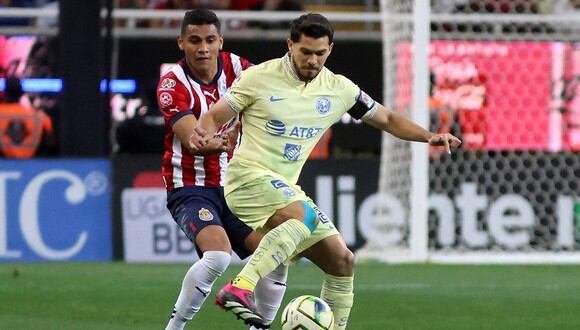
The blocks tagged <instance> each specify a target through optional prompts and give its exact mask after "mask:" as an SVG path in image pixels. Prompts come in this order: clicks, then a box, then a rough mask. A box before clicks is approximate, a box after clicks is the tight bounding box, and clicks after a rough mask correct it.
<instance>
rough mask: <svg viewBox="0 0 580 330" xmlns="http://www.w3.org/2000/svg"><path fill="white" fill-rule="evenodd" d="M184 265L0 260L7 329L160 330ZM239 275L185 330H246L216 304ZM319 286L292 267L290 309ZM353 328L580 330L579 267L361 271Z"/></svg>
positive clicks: (1, 324)
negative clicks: (24, 262)
mask: <svg viewBox="0 0 580 330" xmlns="http://www.w3.org/2000/svg"><path fill="white" fill-rule="evenodd" d="M187 267H188V265H185V264H125V263H87V264H85V263H78V264H75V263H66V264H59V263H50V264H6V263H4V264H2V263H0V329H59V330H63V329H119V330H120V329H163V328H164V326H165V322H166V321H167V318H168V316H169V314H170V312H171V308H172V305H173V303H174V301H175V298H176V296H177V293H178V290H179V287H180V284H181V280H182V276H183V274H184V273H185V271H186V269H187ZM239 269H240V267H239V266H232V267H230V269H229V270H228V272H227V273H226V274H224V276H223V277H222V278H221V279H220V280H219V281H218V282H217V283H216V285H215V287H214V292H212V295H211V296H210V298H209V299H208V301H207V302H206V304H205V305H204V307H203V308H202V310H201V311H200V313H199V314H198V315H197V317H196V318H195V319H194V321H192V322H191V323H190V324H189V325H188V327H187V329H208V330H220V329H224V330H231V329H247V328H246V327H244V326H242V324H241V323H239V322H238V321H236V320H235V318H234V317H233V316H232V315H229V314H227V313H225V312H222V311H221V310H219V309H218V308H217V307H216V306H214V305H213V299H214V298H215V291H216V290H217V289H219V288H220V287H221V286H222V285H223V284H224V283H225V281H227V280H228V279H230V278H231V277H232V276H233V275H234V274H235V273H236V272H237V271H239ZM321 281H322V273H321V272H320V271H318V270H317V269H316V268H315V267H314V266H312V265H310V264H297V265H293V266H292V267H291V268H290V278H289V283H288V290H287V292H286V296H285V297H284V304H285V303H287V302H288V301H289V300H290V299H291V298H293V297H296V296H298V295H302V294H314V295H318V293H319V292H320V284H321ZM273 329H280V326H279V318H278V320H276V321H275V325H274V326H273ZM349 329H350V330H358V329H360V330H382V329H510V330H514V329H526V330H528V329H580V266H579V265H574V266H448V265H384V264H363V265H358V266H357V269H356V276H355V305H354V308H353V310H352V313H351V318H350V322H349Z"/></svg>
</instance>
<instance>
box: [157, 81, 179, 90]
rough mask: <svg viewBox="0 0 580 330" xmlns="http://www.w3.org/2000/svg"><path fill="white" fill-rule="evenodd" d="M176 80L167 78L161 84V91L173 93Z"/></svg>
mask: <svg viewBox="0 0 580 330" xmlns="http://www.w3.org/2000/svg"><path fill="white" fill-rule="evenodd" d="M175 84H176V83H175V80H173V79H171V78H165V79H163V81H162V82H161V88H159V90H160V91H172V90H173V87H175Z"/></svg>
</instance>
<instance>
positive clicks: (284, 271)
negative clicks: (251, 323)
mask: <svg viewBox="0 0 580 330" xmlns="http://www.w3.org/2000/svg"><path fill="white" fill-rule="evenodd" d="M287 279H288V266H286V265H284V264H281V265H280V266H278V267H277V268H276V269H274V270H273V271H272V272H271V273H270V274H268V275H266V276H265V277H264V278H262V279H261V280H259V281H258V284H257V285H256V289H255V290H254V298H255V299H256V307H257V308H258V312H259V313H260V314H261V315H262V318H263V319H264V323H265V324H271V323H272V322H273V321H274V319H275V318H276V313H277V312H278V309H280V305H281V304H282V299H283V298H284V292H286V280H287ZM258 329H260V328H254V327H250V330H258Z"/></svg>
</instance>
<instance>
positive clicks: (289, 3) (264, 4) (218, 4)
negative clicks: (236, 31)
mask: <svg viewBox="0 0 580 330" xmlns="http://www.w3.org/2000/svg"><path fill="white" fill-rule="evenodd" d="M196 7H205V8H210V9H218V10H264V11H274V10H278V11H302V10H303V9H304V7H303V5H302V3H301V2H300V0H159V1H157V2H155V3H154V4H153V6H152V8H154V9H183V10H189V9H192V8H196ZM180 23H181V21H180V20H157V21H154V22H152V24H151V26H152V27H171V28H177V27H179V26H180ZM245 26H248V27H259V28H264V29H267V28H280V29H283V28H287V27H289V23H265V22H248V23H247V24H242V23H239V22H236V23H235V26H230V27H233V28H243V27H245Z"/></svg>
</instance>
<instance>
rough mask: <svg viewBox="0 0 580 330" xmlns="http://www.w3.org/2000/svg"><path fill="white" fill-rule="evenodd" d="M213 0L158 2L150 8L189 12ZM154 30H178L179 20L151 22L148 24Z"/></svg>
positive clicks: (169, 0)
mask: <svg viewBox="0 0 580 330" xmlns="http://www.w3.org/2000/svg"><path fill="white" fill-rule="evenodd" d="M211 1H213V0H207V1H206V0H158V1H156V2H155V3H153V5H152V6H151V7H152V8H153V9H182V10H189V9H193V8H196V7H200V6H201V5H202V2H204V3H205V2H208V3H209V2H211ZM203 7H208V6H203ZM150 25H151V27H154V28H179V27H180V26H181V18H179V19H173V20H171V19H165V20H153V21H151V23H150Z"/></svg>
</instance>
